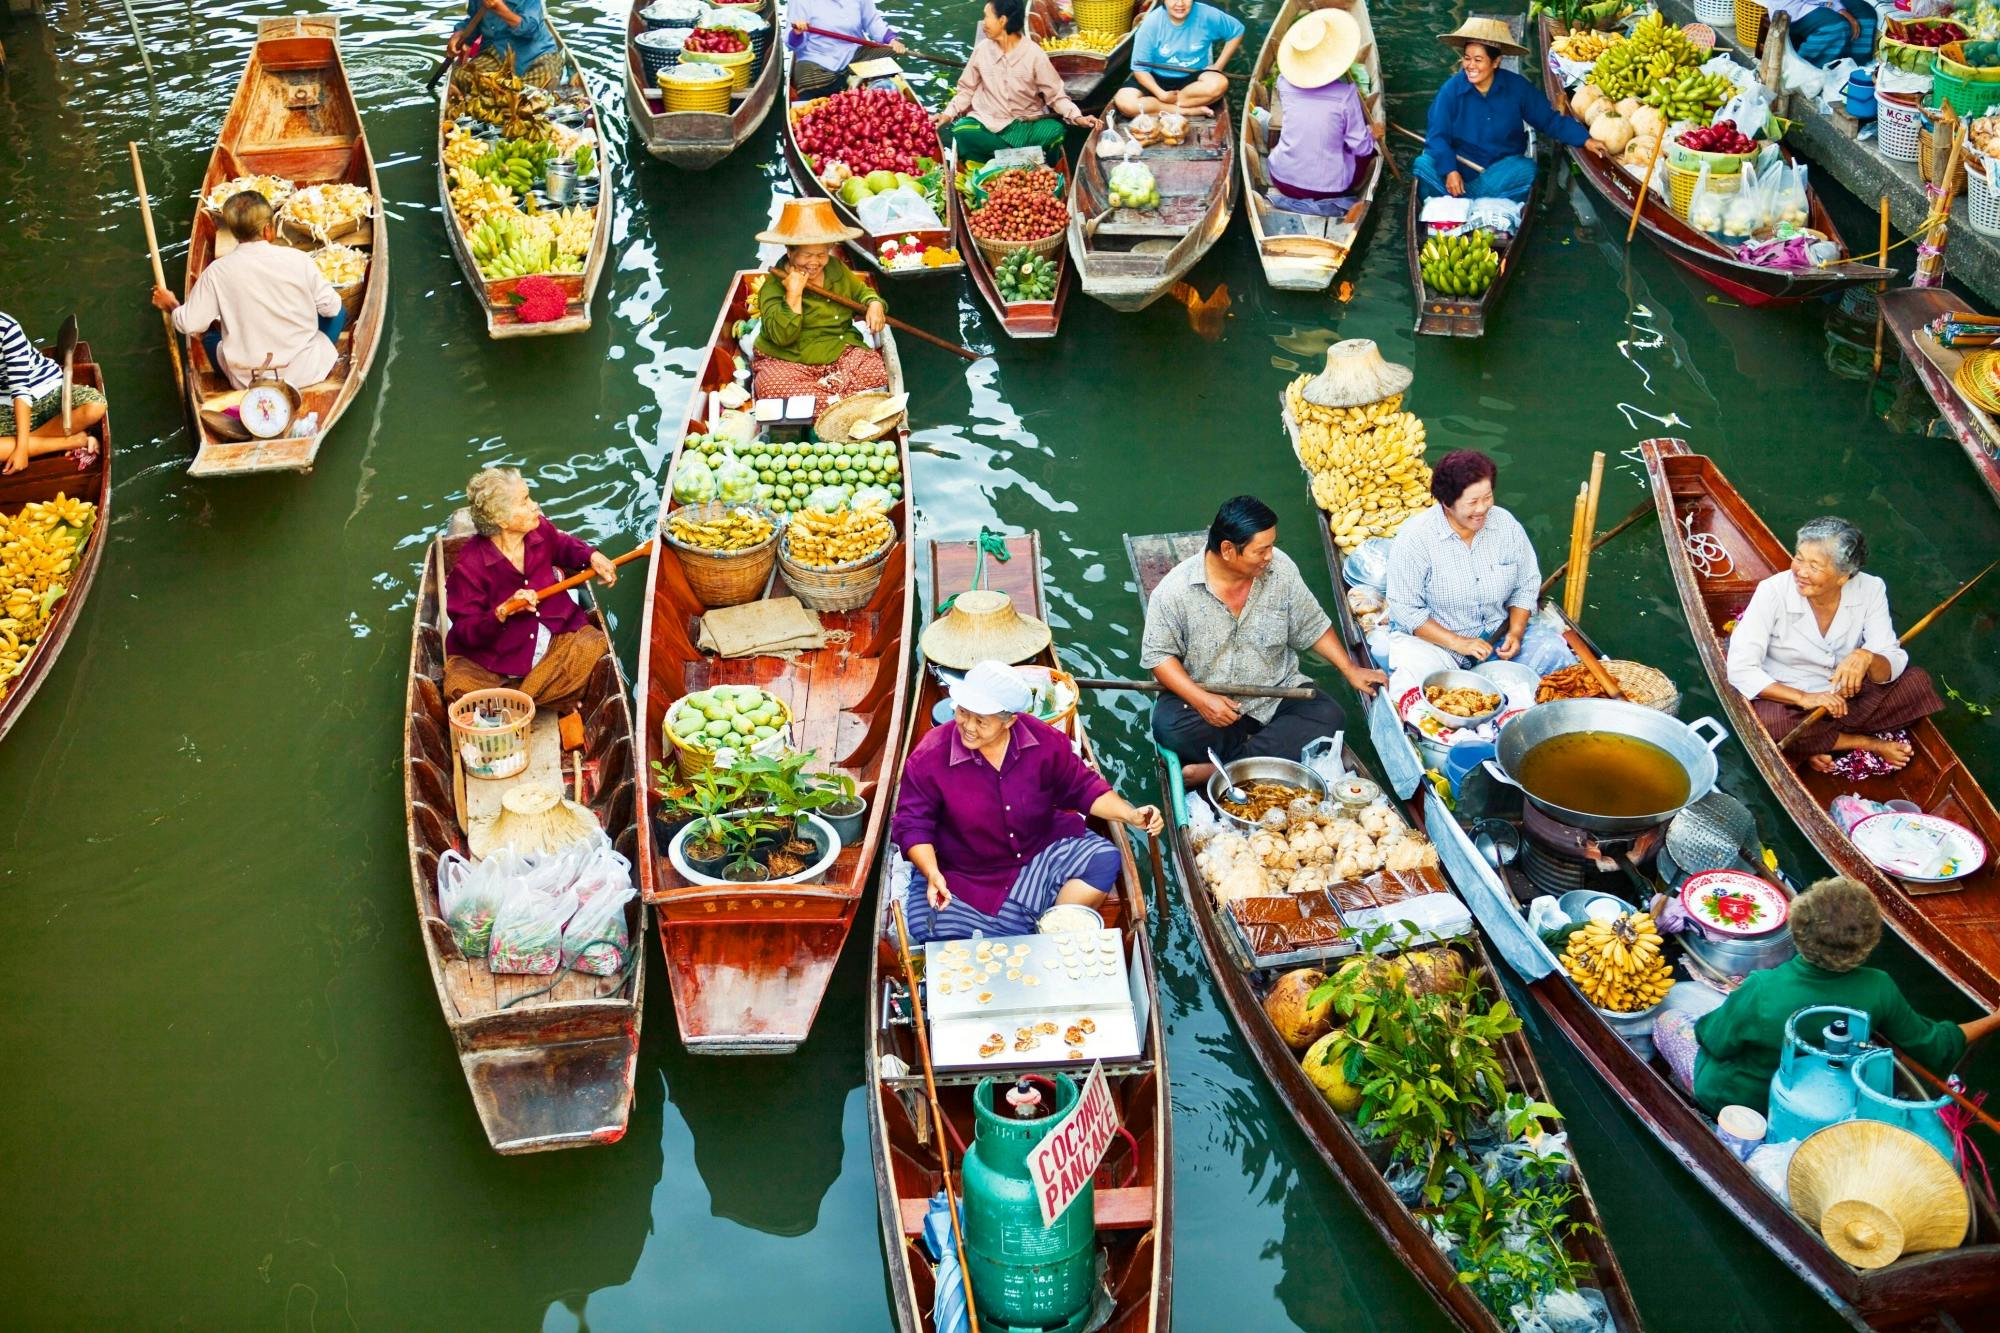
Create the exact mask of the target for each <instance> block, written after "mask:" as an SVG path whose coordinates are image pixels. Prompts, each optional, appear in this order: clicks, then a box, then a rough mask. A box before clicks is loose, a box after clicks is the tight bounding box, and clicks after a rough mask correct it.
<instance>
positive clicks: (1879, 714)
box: [1729, 518, 1944, 773]
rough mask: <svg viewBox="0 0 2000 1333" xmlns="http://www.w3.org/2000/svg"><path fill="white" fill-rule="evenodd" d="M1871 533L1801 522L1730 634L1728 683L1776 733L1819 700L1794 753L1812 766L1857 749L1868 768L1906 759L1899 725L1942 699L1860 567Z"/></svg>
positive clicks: (1885, 596)
mask: <svg viewBox="0 0 2000 1333" xmlns="http://www.w3.org/2000/svg"><path fill="white" fill-rule="evenodd" d="M1867 561H1868V541H1867V538H1865V537H1864V536H1862V534H1861V530H1860V529H1859V528H1857V527H1855V526H1854V525H1853V524H1852V523H1849V522H1848V521H1847V520H1846V519H1842V518H1816V519H1813V520H1812V521H1811V522H1810V523H1807V524H1806V525H1805V526H1804V527H1802V528H1800V529H1799V536H1798V542H1797V544H1796V546H1795V547H1794V549H1793V554H1792V567H1791V568H1790V569H1788V570H1784V571H1782V572H1780V573H1777V574H1773V575H1771V577H1769V578H1767V579H1765V580H1764V581H1763V582H1762V583H1759V584H1758V585H1757V591H1756V593H1755V594H1754V595H1752V597H1751V598H1750V605H1749V607H1748V609H1746V610H1745V611H1744V612H1743V614H1742V616H1741V617H1739V618H1738V621H1737V625H1736V629H1735V632H1734V633H1732V634H1731V635H1730V638H1729V683H1730V685H1731V686H1733V687H1734V688H1735V689H1736V690H1737V691H1738V692H1740V693H1741V694H1742V695H1743V697H1744V698H1746V699H1749V700H1750V701H1751V705H1752V706H1753V707H1754V708H1755V709H1756V711H1757V720H1758V721H1760V722H1762V723H1763V724H1764V726H1765V728H1766V729H1767V730H1768V731H1769V732H1770V733H1771V735H1772V736H1773V737H1779V738H1782V737H1784V736H1785V735H1787V734H1788V733H1790V731H1791V730H1792V728H1794V727H1796V726H1798V725H1799V723H1800V722H1802V721H1804V720H1805V718H1806V715H1807V714H1809V713H1810V712H1812V711H1813V710H1814V709H1817V708H1824V709H1825V710H1826V717H1825V718H1824V719H1823V720H1821V721H1819V722H1816V723H1814V724H1813V725H1812V726H1811V727H1808V728H1807V729H1806V732H1805V734H1804V735H1802V736H1800V737H1799V739H1798V740H1797V741H1796V742H1794V744H1793V747H1792V753H1794V754H1798V755H1804V756H1807V762H1808V763H1810V764H1811V766H1812V767H1813V768H1814V769H1815V770H1816V771H1818V772H1821V773H1833V772H1836V771H1839V769H1837V767H1836V764H1837V762H1838V761H1837V759H1836V756H1839V755H1845V754H1849V753H1852V752H1860V753H1861V754H1862V755H1865V756H1867V757H1868V761H1869V762H1867V763H1866V764H1864V767H1868V768H1873V769H1875V770H1876V771H1881V770H1885V769H1886V770H1894V769H1898V768H1901V767H1903V765H1905V764H1907V763H1909V762H1910V754H1911V749H1910V739H1909V736H1908V734H1907V733H1906V732H1905V731H1903V728H1906V727H1909V726H1911V725H1912V724H1914V723H1916V722H1918V721H1921V720H1922V719H1924V718H1926V717H1929V716H1930V715H1931V714H1932V713H1935V712H1937V711H1938V710H1939V709H1941V708H1943V707H1944V701H1943V700H1941V699H1939V698H1938V695H1937V691H1936V690H1935V689H1934V688H1932V686H1931V678H1930V677H1929V676H1928V675H1926V674H1925V673H1924V671H1923V669H1922V668H1920V667H1913V666H1911V665H1910V655H1909V654H1908V653H1907V652H1905V651H1903V648H1902V645H1900V644H1899V643H1897V642H1896V631H1895V627H1894V626H1893V624H1892V623H1891V622H1890V619H1889V590H1888V586H1887V585H1886V584H1884V583H1883V582H1882V580H1881V579H1879V578H1877V577H1875V576H1874V575H1873V574H1865V573H1863V572H1862V569H1861V567H1862V566H1863V565H1864V564H1866V563H1867Z"/></svg>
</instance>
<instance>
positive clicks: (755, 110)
mask: <svg viewBox="0 0 2000 1333" xmlns="http://www.w3.org/2000/svg"><path fill="white" fill-rule="evenodd" d="M651 3H652V0H632V9H631V12H630V13H629V14H628V15H627V16H626V20H625V116H626V119H628V120H630V121H631V122H632V133H633V134H635V135H637V136H638V139H639V142H640V143H642V144H644V145H645V146H646V151H647V152H649V153H651V154H652V155H653V156H654V157H657V158H659V159H660V160H661V161H662V162H671V163H672V164H673V165H675V166H677V167H681V168H684V169H686V170H688V171H702V170H705V169H707V168H709V167H712V166H714V165H715V164H716V163H718V162H720V161H721V160H722V159H723V158H725V157H728V156H729V155H730V154H731V153H733V152H735V151H736V150H737V149H738V148H741V147H742V146H743V141H744V140H745V139H747V138H749V137H750V136H751V135H753V134H755V133H756V132H757V127H758V126H759V125H762V124H763V123H764V118H765V117H766V116H768V115H770V114H771V106H772V104H773V103H775V102H776V101H777V100H778V84H779V81H780V80H781V79H782V78H783V77H784V63H785V62H784V60H783V59H782V58H781V57H780V55H779V48H781V47H782V46H783V45H784V40H785V30H784V28H783V26H782V25H781V24H780V22H779V18H778V10H777V5H776V4H774V3H771V2H770V0H764V2H763V3H760V4H759V5H758V6H757V13H758V14H759V15H760V16H761V17H762V18H764V19H765V20H767V21H768V22H769V23H770V24H771V38H770V45H769V46H767V47H766V48H765V50H764V56H763V60H764V64H763V67H762V68H761V69H759V70H758V71H757V75H756V77H755V78H753V79H751V80H750V86H749V88H747V89H745V90H744V91H742V92H739V93H733V94H731V95H730V99H729V110H728V111H727V112H726V113H725V112H711V111H669V110H667V103H666V99H665V97H663V96H662V95H661V93H660V85H659V84H658V83H655V82H652V81H650V80H648V79H647V78H646V67H645V65H644V64H643V63H641V62H640V60H639V48H638V47H636V46H634V45H633V44H632V38H634V37H636V36H638V35H639V34H640V33H642V32H644V31H646V24H645V22H644V21H643V20H641V19H640V17H639V11H640V10H642V9H644V8H645V7H646V6H647V5H648V4H651Z"/></svg>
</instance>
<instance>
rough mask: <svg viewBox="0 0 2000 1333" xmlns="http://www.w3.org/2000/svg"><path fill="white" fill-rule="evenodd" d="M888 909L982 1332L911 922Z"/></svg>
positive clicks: (893, 905) (973, 1313)
mask: <svg viewBox="0 0 2000 1333" xmlns="http://www.w3.org/2000/svg"><path fill="white" fill-rule="evenodd" d="M889 910H890V911H891V912H894V913H895V915H896V944H897V949H896V952H897V954H898V956H899V959H900V961H901V962H902V964H903V984H904V985H906V986H908V987H909V988H910V1018H911V1020H912V1022H911V1026H913V1027H914V1028H915V1029H916V1031H917V1054H918V1056H919V1057H921V1058H922V1060H923V1062H924V1091H925V1092H926V1093H928V1094H929V1095H930V1099H931V1118H932V1119H934V1120H936V1121H937V1126H938V1133H937V1150H938V1175H939V1176H940V1177H942V1178H943V1180H944V1201H945V1204H946V1206H947V1207H949V1208H950V1209H951V1239H952V1243H953V1244H954V1245H956V1246H957V1247H958V1271H959V1272H960V1273H961V1274H963V1275H964V1277H965V1317H966V1320H967V1322H969V1323H970V1324H971V1326H972V1333H979V1310H978V1307H976V1306H975V1305H974V1304H973V1301H972V1266H971V1265H970V1264H968V1263H967V1262H966V1258H965V1233H964V1232H963V1231H961V1230H959V1226H958V1191H957V1190H956V1189H954V1188H953V1187H952V1183H951V1149H950V1148H948V1147H947V1146H945V1145H946V1144H947V1143H948V1142H949V1134H950V1129H951V1122H950V1121H948V1120H946V1119H945V1118H944V1106H943V1104H942V1103H941V1102H939V1101H938V1090H937V1074H936V1072H935V1071H933V1070H932V1068H931V1039H930V1034H929V1033H927V1032H925V1031H924V999H923V988H922V987H921V986H919V985H918V984H917V968H916V964H915V963H913V962H911V961H910V925H909V922H908V921H906V920H904V918H903V904H902V903H900V902H898V901H897V900H895V899H893V898H891V899H890V900H889Z"/></svg>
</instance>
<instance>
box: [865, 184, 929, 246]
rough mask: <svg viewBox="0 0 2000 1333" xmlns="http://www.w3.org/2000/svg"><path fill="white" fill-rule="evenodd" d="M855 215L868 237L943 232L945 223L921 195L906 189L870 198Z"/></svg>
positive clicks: (906, 187) (885, 192)
mask: <svg viewBox="0 0 2000 1333" xmlns="http://www.w3.org/2000/svg"><path fill="white" fill-rule="evenodd" d="M854 215H855V216H856V217H858V218H860V219H861V225H862V227H864V228H865V229H866V230H867V232H868V234H869V235H870V236H887V235H890V234H891V233H894V234H896V235H899V236H900V235H902V234H903V233H904V232H907V231H943V230H944V222H943V221H942V220H941V219H939V217H938V215H937V210H936V209H934V208H932V207H931V201H930V200H928V199H926V198H924V196H923V192H922V191H920V190H913V189H911V188H910V187H909V186H907V185H905V186H903V187H901V188H899V189H894V190H884V191H883V192H882V193H881V194H876V195H870V196H869V197H868V198H866V199H863V200H862V201H861V203H860V204H859V205H858V206H857V207H856V208H855V210H854Z"/></svg>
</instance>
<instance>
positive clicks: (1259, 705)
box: [1139, 495, 1388, 781]
mask: <svg viewBox="0 0 2000 1333" xmlns="http://www.w3.org/2000/svg"><path fill="white" fill-rule="evenodd" d="M1307 649H1311V650H1312V651H1313V652H1316V653H1318V654H1319V655H1320V656H1321V657H1323V658H1325V659H1326V660H1327V661H1328V662H1330V663H1332V664H1333V667H1334V669H1335V670H1337V671H1338V672H1340V674H1341V676H1342V677H1343V678H1344V679H1345V680H1346V681H1347V683H1348V684H1349V685H1352V686H1353V687H1354V688H1355V689H1357V690H1359V691H1360V692H1361V693H1362V694H1364V695H1367V694H1372V693H1374V691H1375V689H1376V687H1377V686H1379V685H1381V684H1383V683H1384V682H1386V681H1387V680H1388V677H1387V676H1384V675H1383V674H1382V673H1381V672H1379V671H1375V670H1373V669H1371V668H1368V667H1362V666H1357V665H1355V663H1354V662H1353V660H1352V659H1350V658H1349V657H1348V655H1347V648H1346V645H1344V644H1343V643H1341V641H1340V635H1339V633H1338V632H1337V631H1336V630H1335V628H1334V625H1333V621H1332V619H1330V618H1329V617H1328V616H1327V614H1326V612H1325V611H1324V610H1323V609H1321V607H1320V604H1319V603H1318V602H1317V601H1315V600H1314V598H1313V595H1312V592H1311V590H1309V589H1308V588H1307V587H1306V585H1305V580H1304V579H1302V578H1300V577H1299V568H1298V566H1297V565H1295V564H1293V563H1292V561H1291V558H1290V557H1289V556H1287V555H1286V554H1285V553H1284V552H1282V551H1280V550H1279V549H1278V516H1277V514H1275V513H1274V512H1272V510H1271V507H1270V506H1269V505H1267V504H1265V503H1264V502H1263V501H1262V500H1259V499H1257V498H1256V497H1255V496H1251V495H1239V496H1237V497H1236V498H1235V499H1233V500H1231V501H1229V502H1228V503H1227V504H1225V505H1223V506H1222V508H1221V509H1220V510H1218V511H1217V512H1216V515H1215V522H1214V523H1212V524H1210V525H1209V529H1208V545H1207V549H1206V550H1203V551H1201V552H1200V553H1198V554H1196V555H1193V556H1190V557H1189V558H1188V559H1186V560H1183V561H1182V562H1181V563H1180V564H1178V565H1176V566H1174V568H1173V569H1172V570H1171V571H1169V572H1168V574H1167V576H1166V577H1165V578H1163V579H1161V580H1160V586H1159V587H1157V588H1155V589H1154V590H1153V597H1152V600H1151V601H1150V602H1149V603H1148V604H1147V606H1146V634H1145V639H1144V642H1143V643H1142V645H1141V647H1140V650H1139V665H1141V666H1143V667H1145V668H1146V669H1147V670H1148V671H1151V672H1152V673H1153V676H1154V678H1155V679H1156V680H1158V681H1159V682H1160V684H1161V685H1162V686H1163V687H1165V689H1166V690H1167V693H1165V694H1163V695H1161V696H1160V701H1159V702H1158V703H1157V704H1155V705H1154V706H1153V738H1154V739H1155V740H1157V741H1158V742H1159V743H1160V744H1161V745H1163V746H1165V747H1166V748H1167V749H1169V750H1172V751H1173V752H1174V753H1175V754H1177V755H1179V756H1180V757H1181V759H1182V760H1183V761H1185V763H1186V765H1187V767H1186V769H1185V770H1184V771H1185V772H1186V774H1187V776H1188V779H1189V780H1190V781H1201V780H1203V779H1205V778H1206V777H1207V776H1208V775H1209V773H1211V772H1212V771H1213V765H1211V764H1209V763H1208V762H1206V760H1207V753H1208V751H1209V750H1210V749H1211V748H1213V749H1214V750H1215V751H1216V753H1217V754H1219V755H1221V756H1222V758H1223V759H1224V760H1225V761H1229V760H1234V759H1241V758H1244V757H1245V756H1248V755H1272V756H1277V757H1280V758H1285V759H1297V758H1298V757H1299V751H1300V750H1302V749H1304V748H1305V746H1306V745H1307V744H1308V743H1309V742H1311V741H1314V740H1317V739H1318V738H1319V737H1321V736H1331V735H1332V734H1333V733H1334V732H1336V731H1340V730H1343V729H1344V728H1345V727H1346V725H1347V719H1346V715H1345V714H1344V713H1343V712H1342V711H1341V708H1340V705H1339V704H1337V703H1335V702H1334V701H1333V700H1332V699H1330V698H1328V697H1327V695H1326V694H1325V693H1324V692H1323V691H1320V690H1317V689H1315V690H1314V693H1313V698H1311V699H1309V700H1306V699H1283V700H1280V699H1242V700H1240V701H1239V700H1236V699H1231V698H1227V697H1225V696H1223V695H1220V694H1215V693H1213V692H1211V691H1209V690H1207V689H1204V688H1203V687H1202V685H1201V684H1200V683H1199V682H1203V681H1206V682H1209V683H1211V684H1225V683H1226V684H1232V685H1262V686H1299V685H1311V684H1312V681H1311V679H1310V678H1308V677H1307V676H1306V674H1305V673H1304V672H1302V671H1300V670H1299V654H1300V653H1302V652H1305V651H1306V650H1307Z"/></svg>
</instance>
